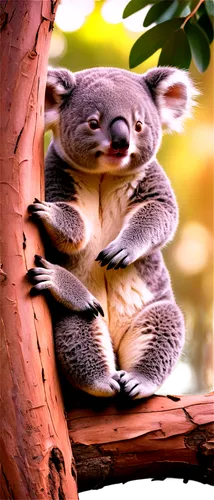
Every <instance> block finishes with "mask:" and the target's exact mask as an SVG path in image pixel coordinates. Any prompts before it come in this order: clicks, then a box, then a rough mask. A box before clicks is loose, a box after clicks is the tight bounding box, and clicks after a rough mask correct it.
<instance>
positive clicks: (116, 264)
mask: <svg viewBox="0 0 214 500" xmlns="http://www.w3.org/2000/svg"><path fill="white" fill-rule="evenodd" d="M135 259H136V257H135V256H134V252H133V250H132V249H131V248H129V245H127V243H125V241H122V240H121V239H120V238H118V239H117V238H116V239H115V240H113V241H112V242H111V243H109V245H108V246H107V247H106V248H104V250H102V251H101V252H100V253H99V255H98V256H97V258H96V259H95V260H96V261H99V262H100V265H101V267H104V266H107V269H124V268H125V267H127V266H129V265H130V264H132V262H134V261H135Z"/></svg>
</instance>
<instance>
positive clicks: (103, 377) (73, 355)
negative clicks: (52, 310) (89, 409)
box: [54, 312, 120, 397]
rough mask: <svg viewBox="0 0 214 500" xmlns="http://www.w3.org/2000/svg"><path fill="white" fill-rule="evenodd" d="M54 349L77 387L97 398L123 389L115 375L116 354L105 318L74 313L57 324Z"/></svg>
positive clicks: (63, 368)
mask: <svg viewBox="0 0 214 500" xmlns="http://www.w3.org/2000/svg"><path fill="white" fill-rule="evenodd" d="M54 336H55V348H56V354H57V357H58V361H59V364H60V365H61V369H62V372H63V373H64V375H65V376H66V378H67V379H68V381H69V382H70V383H71V384H72V385H73V386H75V387H77V388H79V389H81V390H83V391H85V392H87V393H89V394H91V395H93V396H97V397H112V396H115V395H116V393H117V392H119V391H120V385H119V383H118V382H117V381H116V380H115V379H114V377H113V375H114V373H115V371H116V367H115V356H114V351H113V346H112V342H111V337H110V333H109V331H108V328H107V325H106V323H105V321H104V320H103V318H101V317H100V316H99V317H98V318H90V319H88V318H86V317H84V316H83V315H81V314H79V313H76V312H73V313H72V314H70V315H69V314H68V315H67V316H65V317H62V318H61V319H60V320H59V321H58V322H57V323H56V325H55V329H54Z"/></svg>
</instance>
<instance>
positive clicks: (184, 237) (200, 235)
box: [174, 222, 212, 275]
mask: <svg viewBox="0 0 214 500" xmlns="http://www.w3.org/2000/svg"><path fill="white" fill-rule="evenodd" d="M211 251H212V238H211V235H210V233H209V231H208V230H207V229H206V227H204V226H202V224H199V223H197V222H190V223H189V224H186V225H185V226H184V228H183V230H182V231H181V237H180V241H179V242H178V243H177V246H176V247H175V249H174V259H175V261H176V264H177V265H178V266H179V268H180V269H181V270H182V271H183V273H185V274H189V275H191V274H197V273H200V272H201V271H203V269H204V267H205V266H206V265H207V262H208V259H209V256H210V252H211Z"/></svg>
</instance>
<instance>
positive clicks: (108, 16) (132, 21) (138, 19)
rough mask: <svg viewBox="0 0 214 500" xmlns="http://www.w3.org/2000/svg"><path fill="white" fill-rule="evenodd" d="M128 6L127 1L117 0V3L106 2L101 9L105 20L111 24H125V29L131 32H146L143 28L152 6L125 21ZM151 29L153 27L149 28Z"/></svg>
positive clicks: (113, 1) (110, 0)
mask: <svg viewBox="0 0 214 500" xmlns="http://www.w3.org/2000/svg"><path fill="white" fill-rule="evenodd" d="M126 5H127V0H117V1H116V2H115V0H106V2H105V3H104V4H103V6H102V9H101V13H102V16H103V19H104V20H105V21H106V22H107V23H110V24H119V23H123V25H124V26H125V28H126V29H128V30H129V31H133V32H142V31H146V29H145V28H143V21H144V18H145V16H146V14H147V12H148V10H149V9H150V6H147V7H145V8H144V9H141V10H139V11H138V12H135V14H132V16H129V17H127V19H123V11H124V8H125V7H126ZM149 28H151V26H149Z"/></svg>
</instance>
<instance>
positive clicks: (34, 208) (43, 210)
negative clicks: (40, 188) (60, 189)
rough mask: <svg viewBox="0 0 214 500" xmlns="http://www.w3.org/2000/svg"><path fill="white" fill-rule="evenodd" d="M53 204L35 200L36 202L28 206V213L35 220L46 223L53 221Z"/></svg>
mask: <svg viewBox="0 0 214 500" xmlns="http://www.w3.org/2000/svg"><path fill="white" fill-rule="evenodd" d="M52 205H53V204H51V203H47V202H46V201H40V200H38V199H37V198H35V201H34V202H33V203H32V204H31V205H29V206H28V212H29V214H30V215H31V216H32V218H33V219H42V220H46V221H50V219H51V210H52V208H53V207H52Z"/></svg>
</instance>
